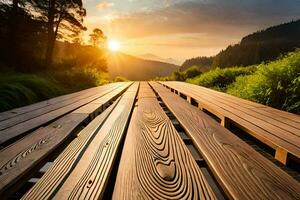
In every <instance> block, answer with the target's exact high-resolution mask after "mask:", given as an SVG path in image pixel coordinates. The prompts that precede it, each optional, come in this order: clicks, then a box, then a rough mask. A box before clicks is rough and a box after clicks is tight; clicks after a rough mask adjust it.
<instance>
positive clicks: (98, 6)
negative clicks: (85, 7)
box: [96, 1, 115, 11]
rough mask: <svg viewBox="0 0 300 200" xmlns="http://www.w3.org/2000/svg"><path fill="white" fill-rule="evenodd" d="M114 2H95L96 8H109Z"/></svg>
mask: <svg viewBox="0 0 300 200" xmlns="http://www.w3.org/2000/svg"><path fill="white" fill-rule="evenodd" d="M114 5H115V4H114V3H113V2H107V1H102V2H100V3H98V4H97V6H96V7H97V10H99V11H100V10H104V9H107V8H111V7H113V6H114Z"/></svg>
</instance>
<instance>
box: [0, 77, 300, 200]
mask: <svg viewBox="0 0 300 200" xmlns="http://www.w3.org/2000/svg"><path fill="white" fill-rule="evenodd" d="M0 145H1V150H0V197H1V199H29V200H32V199H38V200H40V199H130V200H131V199H255V200H257V199H285V200H287V199H300V183H299V182H300V172H299V168H300V167H299V166H300V162H299V160H300V117H299V116H298V115H294V114H290V113H287V112H283V111H279V110H276V109H273V108H270V107H267V106H264V105H261V104H258V103H254V102H250V101H246V100H242V99H240V98H237V97H233V96H230V95H227V94H224V93H221V92H217V91H213V90H210V89H207V88H203V87H199V86H195V85H191V84H187V83H181V82H140V83H139V82H124V83H112V84H108V85H104V86H100V87H95V88H91V89H87V90H84V91H80V92H77V93H73V94H68V95H64V96H60V97H56V98H53V99H50V100H47V101H43V102H40V103H36V104H33V105H30V106H26V107H22V108H17V109H13V110H11V111H7V112H3V113H0Z"/></svg>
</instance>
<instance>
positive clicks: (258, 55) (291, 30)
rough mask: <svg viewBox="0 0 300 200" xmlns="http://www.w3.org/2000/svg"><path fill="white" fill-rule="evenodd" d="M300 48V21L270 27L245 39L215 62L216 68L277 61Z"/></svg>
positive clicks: (228, 49) (217, 56) (223, 53)
mask: <svg viewBox="0 0 300 200" xmlns="http://www.w3.org/2000/svg"><path fill="white" fill-rule="evenodd" d="M299 47H300V20H297V21H292V22H289V23H285V24H281V25H278V26H273V27H270V28H268V29H266V30H262V31H258V32H255V33H253V34H250V35H248V36H246V37H244V38H243V39H242V40H241V42H240V43H239V44H236V45H233V46H229V47H227V48H226V49H225V50H223V51H221V52H220V53H219V54H218V55H216V57H215V58H214V60H213V66H214V67H231V66H248V65H253V64H258V63H261V62H263V61H270V60H274V59H276V58H277V57H278V56H279V55H280V54H284V53H287V52H290V51H294V50H295V49H296V48H299Z"/></svg>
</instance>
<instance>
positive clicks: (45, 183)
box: [22, 100, 119, 200]
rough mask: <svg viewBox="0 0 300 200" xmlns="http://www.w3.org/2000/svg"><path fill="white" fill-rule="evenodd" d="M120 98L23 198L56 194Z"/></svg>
mask: <svg viewBox="0 0 300 200" xmlns="http://www.w3.org/2000/svg"><path fill="white" fill-rule="evenodd" d="M118 102H119V100H117V101H115V102H114V104H113V105H112V106H110V107H109V108H107V109H106V110H105V111H104V112H103V113H101V114H100V115H99V116H98V117H96V118H95V119H94V120H93V121H92V122H91V123H90V124H89V125H88V126H87V127H86V128H84V129H83V130H82V131H81V132H80V133H79V134H78V135H79V136H78V137H77V138H76V139H75V140H73V141H72V142H71V143H70V144H69V145H68V146H67V147H66V149H65V150H64V151H63V152H62V153H61V154H60V155H59V156H58V157H57V158H56V159H55V161H54V163H53V165H52V166H51V167H50V168H49V169H48V170H47V172H46V173H45V174H44V175H43V176H42V178H41V179H40V180H39V181H38V182H37V183H36V184H35V185H34V186H33V187H32V188H31V189H30V190H29V191H28V192H27V193H26V194H25V195H24V196H23V197H22V199H28V200H29V199H40V200H41V199H49V198H50V197H51V196H54V195H55V192H56V191H57V190H58V188H59V186H60V185H61V184H62V183H63V182H64V180H65V179H66V178H67V177H68V175H69V174H70V172H71V171H72V169H73V168H74V166H75V165H76V164H77V163H78V161H79V159H80V156H81V155H82V154H83V153H84V151H85V150H86V147H87V146H88V144H89V143H90V142H91V140H92V139H93V138H94V137H95V134H96V133H97V132H98V130H99V129H100V128H101V126H102V125H103V123H104V122H105V121H106V119H107V117H108V116H109V114H110V113H111V111H112V110H113V109H114V108H115V107H116V105H117V104H118Z"/></svg>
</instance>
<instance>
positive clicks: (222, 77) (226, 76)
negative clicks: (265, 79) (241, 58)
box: [187, 66, 256, 91]
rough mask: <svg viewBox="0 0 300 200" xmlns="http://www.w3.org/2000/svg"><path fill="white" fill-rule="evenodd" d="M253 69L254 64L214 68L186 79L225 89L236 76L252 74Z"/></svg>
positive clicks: (190, 81) (194, 82)
mask: <svg viewBox="0 0 300 200" xmlns="http://www.w3.org/2000/svg"><path fill="white" fill-rule="evenodd" d="M255 70H256V67H255V66H250V67H232V68H225V69H220V68H216V69H214V70H211V71H209V72H206V73H203V74H201V75H200V76H197V77H195V78H192V79H188V80H187V82H189V83H193V84H196V85H201V86H205V87H209V88H214V89H217V90H221V91H225V90H226V89H227V86H228V85H230V84H231V83H233V82H234V81H235V79H236V77H238V76H245V75H249V74H252V73H253V72H254V71H255Z"/></svg>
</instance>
